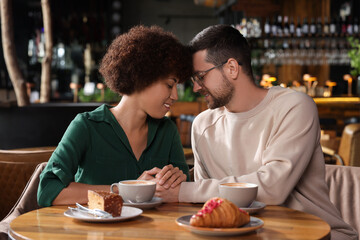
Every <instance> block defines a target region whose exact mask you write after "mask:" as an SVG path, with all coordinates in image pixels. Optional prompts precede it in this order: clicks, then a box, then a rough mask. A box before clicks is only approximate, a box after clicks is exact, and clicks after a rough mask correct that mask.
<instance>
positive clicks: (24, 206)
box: [0, 162, 47, 240]
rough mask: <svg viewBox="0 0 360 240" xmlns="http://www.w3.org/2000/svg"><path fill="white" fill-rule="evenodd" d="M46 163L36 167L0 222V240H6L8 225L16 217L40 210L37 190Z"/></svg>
mask: <svg viewBox="0 0 360 240" xmlns="http://www.w3.org/2000/svg"><path fill="white" fill-rule="evenodd" d="M46 164H47V163H46V162H44V163H40V164H38V165H37V166H36V169H35V171H34V172H33V174H32V176H31V178H30V180H29V181H28V182H27V184H26V186H25V188H24V191H23V192H22V193H21V195H20V197H19V198H18V199H17V201H16V203H15V204H14V205H13V206H12V208H11V211H10V212H9V213H8V215H7V216H6V217H5V218H4V219H3V220H2V221H1V222H0V240H3V239H4V240H5V239H8V230H9V224H10V222H11V221H12V220H14V219H15V218H16V217H17V216H20V215H21V214H24V213H26V212H29V211H32V210H34V209H38V208H40V207H39V205H38V204H37V189H38V186H39V181H40V179H39V176H40V173H41V172H42V171H43V170H44V168H45V166H46Z"/></svg>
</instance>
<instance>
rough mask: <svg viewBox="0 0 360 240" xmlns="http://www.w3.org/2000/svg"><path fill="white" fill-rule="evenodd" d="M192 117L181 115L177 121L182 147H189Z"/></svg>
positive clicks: (193, 117)
mask: <svg viewBox="0 0 360 240" xmlns="http://www.w3.org/2000/svg"><path fill="white" fill-rule="evenodd" d="M194 119H195V116H194V115H185V114H181V115H180V116H179V118H178V119H177V121H178V123H177V125H178V130H179V133H180V138H181V143H182V145H183V146H184V147H187V148H189V147H191V126H192V122H193V121H194Z"/></svg>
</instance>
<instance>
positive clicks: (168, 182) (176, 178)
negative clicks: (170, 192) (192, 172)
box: [155, 164, 186, 189]
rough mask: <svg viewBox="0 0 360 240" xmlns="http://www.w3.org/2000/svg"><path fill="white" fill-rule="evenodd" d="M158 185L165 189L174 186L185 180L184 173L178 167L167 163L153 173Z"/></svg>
mask: <svg viewBox="0 0 360 240" xmlns="http://www.w3.org/2000/svg"><path fill="white" fill-rule="evenodd" d="M155 178H156V181H157V183H158V185H160V186H162V187H163V188H165V189H169V188H174V187H176V186H178V185H179V184H180V183H182V182H184V181H186V175H185V174H184V173H183V171H181V170H180V169H179V168H178V167H175V168H174V167H173V165H171V164H169V165H167V166H165V167H163V169H161V171H159V172H158V173H157V174H156V175H155Z"/></svg>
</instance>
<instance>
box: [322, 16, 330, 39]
mask: <svg viewBox="0 0 360 240" xmlns="http://www.w3.org/2000/svg"><path fill="white" fill-rule="evenodd" d="M329 34H330V24H329V22H328V18H327V17H325V18H324V25H323V29H322V36H323V37H328V36H329Z"/></svg>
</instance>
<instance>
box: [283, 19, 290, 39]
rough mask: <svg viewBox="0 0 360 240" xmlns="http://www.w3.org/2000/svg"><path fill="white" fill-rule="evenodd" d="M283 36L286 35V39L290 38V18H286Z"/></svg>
mask: <svg viewBox="0 0 360 240" xmlns="http://www.w3.org/2000/svg"><path fill="white" fill-rule="evenodd" d="M283 35H284V37H289V36H290V26H289V18H288V16H284V27H283Z"/></svg>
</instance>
